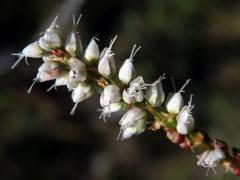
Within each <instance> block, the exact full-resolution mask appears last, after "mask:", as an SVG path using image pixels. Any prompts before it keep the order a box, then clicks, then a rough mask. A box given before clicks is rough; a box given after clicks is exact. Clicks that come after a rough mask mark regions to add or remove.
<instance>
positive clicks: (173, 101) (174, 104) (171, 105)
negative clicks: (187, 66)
mask: <svg viewBox="0 0 240 180" xmlns="http://www.w3.org/2000/svg"><path fill="white" fill-rule="evenodd" d="M189 82H190V79H188V80H187V81H186V82H185V84H184V85H183V86H182V87H181V89H180V90H179V91H178V92H175V93H174V94H172V95H171V97H170V98H169V99H168V100H167V102H166V109H167V111H168V112H169V113H171V114H178V113H179V111H180V110H181V108H182V107H183V97H182V94H181V93H183V92H184V88H185V87H186V85H187V84H188V83H189Z"/></svg>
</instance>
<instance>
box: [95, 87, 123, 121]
mask: <svg viewBox="0 0 240 180" xmlns="http://www.w3.org/2000/svg"><path fill="white" fill-rule="evenodd" d="M120 100H121V95H120V89H119V87H117V86H116V85H109V86H106V87H105V88H104V90H103V92H102V93H101V97H100V105H101V106H102V107H103V109H102V110H101V111H102V113H101V115H100V117H99V118H101V117H103V120H104V121H105V120H106V116H108V117H110V116H111V112H116V111H118V110H120V109H121V108H122V103H119V101H120Z"/></svg>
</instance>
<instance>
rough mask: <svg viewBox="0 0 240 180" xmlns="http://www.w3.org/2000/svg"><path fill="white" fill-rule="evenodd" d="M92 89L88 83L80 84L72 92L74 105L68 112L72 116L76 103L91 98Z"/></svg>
mask: <svg viewBox="0 0 240 180" xmlns="http://www.w3.org/2000/svg"><path fill="white" fill-rule="evenodd" d="M93 92H94V90H93V88H92V86H91V85H90V84H89V83H86V82H80V83H79V84H78V86H77V87H76V88H75V89H74V90H73V92H72V100H73V102H75V105H74V107H73V109H72V111H71V112H70V114H74V112H75V110H76V108H77V105H78V103H80V102H81V101H84V100H85V99H87V98H89V97H91V96H92V95H93Z"/></svg>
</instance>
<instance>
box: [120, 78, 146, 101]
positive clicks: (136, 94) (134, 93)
mask: <svg viewBox="0 0 240 180" xmlns="http://www.w3.org/2000/svg"><path fill="white" fill-rule="evenodd" d="M147 86H150V85H149V84H145V83H144V80H143V78H142V76H138V77H137V78H135V79H134V80H133V81H132V82H130V86H129V88H128V89H127V90H124V91H123V100H124V102H125V103H128V104H131V103H135V102H142V101H143V99H144V92H143V90H145V89H146V88H147Z"/></svg>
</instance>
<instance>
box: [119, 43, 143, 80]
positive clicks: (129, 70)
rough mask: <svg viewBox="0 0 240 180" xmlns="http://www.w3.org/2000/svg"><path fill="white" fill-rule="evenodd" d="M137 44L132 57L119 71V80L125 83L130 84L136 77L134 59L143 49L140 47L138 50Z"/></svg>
mask: <svg viewBox="0 0 240 180" xmlns="http://www.w3.org/2000/svg"><path fill="white" fill-rule="evenodd" d="M135 48H136V44H135V45H134V46H133V49H132V52H131V54H130V57H129V58H128V59H126V60H125V61H124V63H123V65H122V67H121V68H120V70H119V73H118V77H119V79H120V80H121V81H122V82H123V83H124V84H128V83H129V82H130V81H131V80H132V78H133V77H134V76H135V69H134V66H133V58H134V56H135V55H136V53H137V52H138V50H139V49H140V48H141V46H139V47H138V48H137V49H136V50H135Z"/></svg>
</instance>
